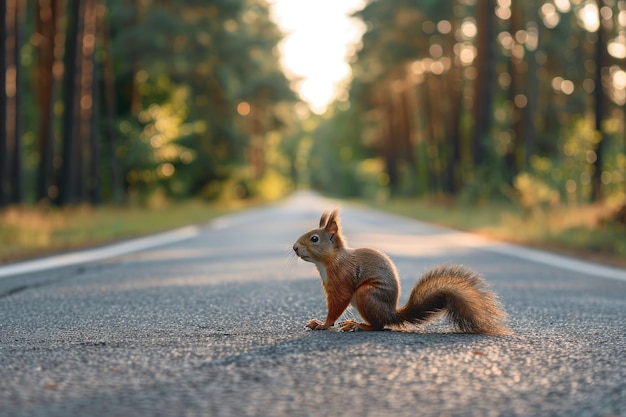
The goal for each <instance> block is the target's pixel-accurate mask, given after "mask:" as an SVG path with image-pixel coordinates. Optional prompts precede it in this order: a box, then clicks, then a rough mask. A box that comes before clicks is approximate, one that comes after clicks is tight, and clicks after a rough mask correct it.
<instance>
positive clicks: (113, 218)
mask: <svg viewBox="0 0 626 417" xmlns="http://www.w3.org/2000/svg"><path fill="white" fill-rule="evenodd" d="M253 204H255V203H228V204H226V203H224V204H219V205H215V204H209V203H205V202H202V201H195V200H194V201H186V202H180V203H168V204H164V205H162V206H160V207H154V208H146V207H120V206H104V207H97V208H93V207H89V206H78V207H68V208H53V207H47V208H38V207H10V208H7V209H5V210H2V211H0V264H2V263H6V262H11V261H18V260H24V259H28V258H33V257H36V256H42V255H50V254H54V253H58V252H64V251H69V250H75V249H83V248H88V247H94V246H98V245H102V244H106V243H111V242H115V241H119V240H124V239H129V238H133V237H139V236H144V235H148V234H152V233H157V232H161V231H165V230H170V229H174V228H177V227H181V226H186V225H189V224H198V223H206V222H208V221H209V220H211V219H213V218H215V217H217V216H220V215H223V214H226V213H230V212H233V211H236V210H239V209H242V208H245V207H249V206H251V205H253ZM256 204H258V203H256Z"/></svg>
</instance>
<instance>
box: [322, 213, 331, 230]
mask: <svg viewBox="0 0 626 417" xmlns="http://www.w3.org/2000/svg"><path fill="white" fill-rule="evenodd" d="M328 216H330V211H328V210H325V211H324V212H323V213H322V217H320V228H322V227H326V223H328Z"/></svg>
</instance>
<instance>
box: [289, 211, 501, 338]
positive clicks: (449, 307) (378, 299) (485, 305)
mask: <svg viewBox="0 0 626 417" xmlns="http://www.w3.org/2000/svg"><path fill="white" fill-rule="evenodd" d="M293 250H294V251H295V253H296V254H297V255H298V256H299V257H300V258H302V259H303V260H305V261H307V262H312V263H314V264H315V266H316V267H317V269H318V271H319V272H320V276H321V278H322V286H323V288H324V293H325V294H326V303H327V307H328V313H327V316H326V320H325V321H324V322H321V321H319V320H311V321H310V322H309V323H308V324H307V327H308V328H310V329H313V330H322V329H328V328H330V327H332V326H333V325H334V324H335V321H336V320H337V319H339V317H340V316H341V314H343V312H344V311H345V309H346V308H347V307H348V305H350V304H352V306H354V307H355V308H356V309H357V310H358V312H359V314H360V315H361V317H362V318H363V321H364V322H363V323H359V322H356V321H354V320H348V321H346V322H344V323H342V325H341V327H340V329H341V330H382V329H384V328H385V327H402V326H403V325H405V324H406V323H407V322H408V323H413V324H422V323H426V322H428V321H430V320H432V319H433V318H435V317H436V316H439V315H442V314H445V315H447V317H448V318H449V319H450V321H451V322H452V324H453V325H454V326H455V328H456V329H457V330H459V331H461V332H465V333H483V334H508V333H510V330H509V329H508V328H507V327H506V326H505V325H504V324H503V320H504V318H505V317H506V314H505V313H504V311H502V309H501V308H500V306H499V304H498V301H497V297H496V295H495V294H494V293H493V292H491V291H489V290H487V289H486V287H487V283H486V282H485V281H484V280H483V278H482V277H481V276H480V275H478V274H476V273H474V272H473V271H471V270H470V269H468V268H466V267H463V266H439V267H435V268H433V269H431V270H429V271H427V272H426V273H425V274H424V275H422V277H421V278H420V280H419V281H418V283H417V284H416V285H415V287H414V288H413V290H412V291H411V295H410V296H409V301H408V302H407V304H406V305H405V306H403V307H401V308H397V305H398V297H399V295H400V281H399V278H398V273H397V271H396V267H395V265H394V264H393V262H392V261H391V259H389V257H388V256H387V255H385V254H384V253H382V252H380V251H378V250H375V249H369V248H360V249H352V248H349V247H348V246H347V244H346V242H345V238H344V237H343V235H342V233H341V224H340V220H339V211H338V210H333V211H325V212H324V213H323V214H322V217H321V218H320V223H319V228H317V229H313V230H310V231H309V232H307V233H305V234H303V235H302V236H300V238H299V239H298V240H297V241H296V243H295V244H294V245H293Z"/></svg>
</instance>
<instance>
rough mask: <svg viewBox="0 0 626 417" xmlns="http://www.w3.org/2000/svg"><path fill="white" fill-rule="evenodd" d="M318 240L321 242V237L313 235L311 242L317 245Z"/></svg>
mask: <svg viewBox="0 0 626 417" xmlns="http://www.w3.org/2000/svg"><path fill="white" fill-rule="evenodd" d="M318 240H320V238H319V237H317V235H313V236H311V242H313V243H317V241H318Z"/></svg>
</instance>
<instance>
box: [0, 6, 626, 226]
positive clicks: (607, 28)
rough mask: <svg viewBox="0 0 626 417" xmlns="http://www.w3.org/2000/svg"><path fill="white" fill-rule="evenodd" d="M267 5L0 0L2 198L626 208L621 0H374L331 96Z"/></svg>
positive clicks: (625, 38) (3, 202) (1, 201)
mask: <svg viewBox="0 0 626 417" xmlns="http://www.w3.org/2000/svg"><path fill="white" fill-rule="evenodd" d="M270 7H271V4H270V3H268V2H267V1H265V0H187V1H183V0H178V1H177V0H169V1H168V0H142V1H136V2H135V1H130V0H125V1H110V0H74V1H63V0H7V1H5V2H3V6H2V7H0V13H1V16H0V24H2V25H3V26H2V29H3V30H2V32H1V33H3V40H2V41H0V47H1V48H2V52H1V53H0V57H2V62H1V64H0V85H5V86H6V88H5V89H4V91H3V92H2V94H0V115H1V119H2V120H3V123H2V131H1V135H0V207H2V206H11V205H19V204H26V205H58V206H67V205H76V204H89V205H100V204H149V203H150V202H151V201H154V200H159V199H165V200H180V199H187V198H191V197H193V198H202V199H206V200H208V201H216V200H220V199H225V198H227V199H247V198H252V197H262V198H267V199H272V198H279V197H281V196H284V195H286V194H288V193H289V192H290V191H292V190H294V189H297V188H303V187H311V188H314V189H317V190H320V191H322V192H325V193H328V194H333V195H339V196H344V197H360V198H371V199H378V200H381V199H382V200H385V199H387V198H390V197H412V196H450V197H454V198H459V199H465V200H467V201H473V202H485V201H492V200H494V199H495V200H497V199H505V200H511V201H515V203H516V204H519V205H520V206H521V207H523V208H526V209H531V208H532V207H545V208H550V207H554V206H558V205H562V204H585V203H591V202H610V203H611V204H613V205H615V206H619V205H622V206H623V207H626V203H625V201H626V151H625V150H626V131H625V129H624V111H625V107H624V106H625V104H626V68H625V65H624V62H625V59H626V1H624V0H525V1H522V0H394V1H381V0H378V1H376V0H368V1H366V2H365V6H364V8H363V9H362V10H360V11H358V12H356V13H355V15H354V17H355V18H357V19H360V20H361V21H362V22H363V24H364V25H365V32H364V34H363V36H362V39H361V42H360V44H359V45H356V47H355V48H354V50H353V51H352V53H351V54H350V55H349V56H348V57H346V59H347V60H348V61H349V63H350V65H351V68H352V78H351V79H350V80H346V92H345V94H340V95H339V96H338V97H337V99H336V101H335V102H334V103H332V104H331V105H330V106H329V109H328V111H327V112H326V113H325V114H323V115H315V114H313V113H311V112H309V111H307V110H306V108H305V106H306V104H305V103H303V102H302V101H301V99H300V98H299V97H298V95H297V93H296V92H295V91H296V89H295V88H294V86H295V85H296V84H297V80H289V79H287V77H286V76H285V75H284V73H283V71H282V69H281V65H280V51H279V48H278V45H279V42H280V41H281V39H282V37H283V36H284V34H282V33H281V32H280V30H279V29H278V27H277V25H276V23H275V22H273V21H272V19H271V16H270ZM622 211H624V212H626V209H624V210H622ZM624 216H625V217H626V213H624Z"/></svg>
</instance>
